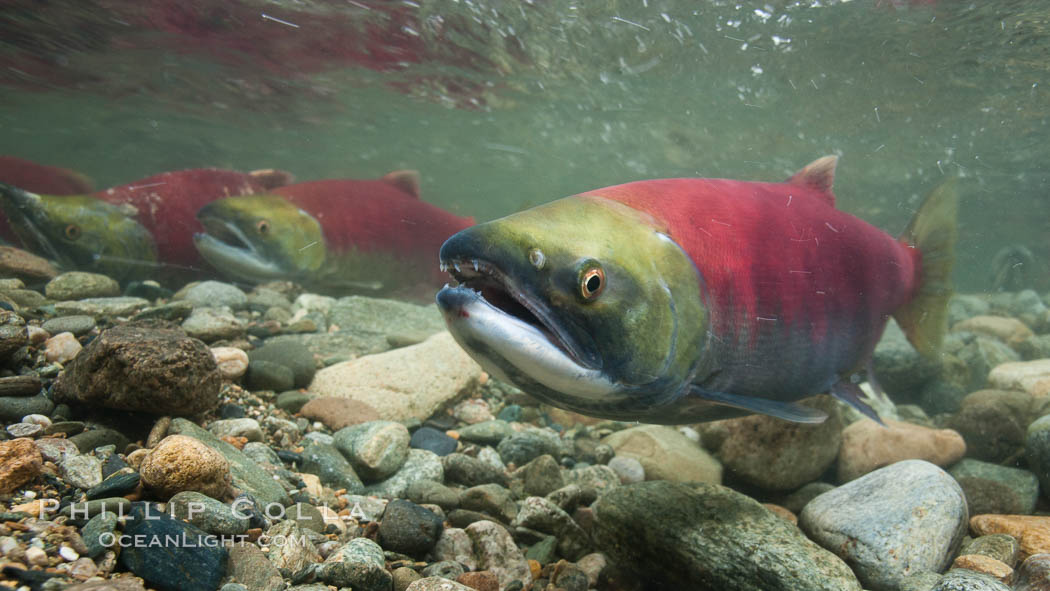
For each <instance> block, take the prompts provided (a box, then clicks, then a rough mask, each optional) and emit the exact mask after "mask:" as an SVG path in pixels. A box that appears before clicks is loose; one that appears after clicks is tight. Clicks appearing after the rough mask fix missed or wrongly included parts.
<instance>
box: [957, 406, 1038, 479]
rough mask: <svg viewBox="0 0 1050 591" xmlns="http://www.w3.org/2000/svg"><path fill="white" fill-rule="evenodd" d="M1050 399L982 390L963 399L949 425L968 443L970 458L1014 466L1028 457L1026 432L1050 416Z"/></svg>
mask: <svg viewBox="0 0 1050 591" xmlns="http://www.w3.org/2000/svg"><path fill="white" fill-rule="evenodd" d="M1047 405H1050V397H1046V398H1033V397H1032V395H1030V394H1028V393H1026V392H1017V391H1010V390H978V391H977V392H973V393H971V394H968V395H967V396H966V398H963V400H962V404H961V406H960V408H959V411H958V412H956V413H955V414H954V415H952V416H951V417H950V418H949V419H948V421H947V423H946V426H947V427H949V428H951V429H954V430H956V431H958V432H959V433H960V434H961V435H962V436H963V438H964V439H965V440H966V447H967V449H968V450H970V451H969V453H968V456H969V457H971V458H974V459H976V460H981V461H984V462H991V463H993V464H1003V465H1010V464H1013V463H1015V462H1016V461H1017V460H1019V459H1020V458H1021V457H1023V456H1024V447H1025V436H1026V429H1027V427H1028V425H1029V424H1031V423H1032V421H1034V420H1035V419H1037V418H1038V417H1040V416H1042V415H1043V414H1046V412H1045V411H1046V410H1048V409H1047Z"/></svg>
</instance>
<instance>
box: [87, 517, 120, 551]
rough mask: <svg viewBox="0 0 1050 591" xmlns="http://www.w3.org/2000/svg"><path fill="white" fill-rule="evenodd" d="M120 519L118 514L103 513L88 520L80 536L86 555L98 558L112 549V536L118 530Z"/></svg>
mask: <svg viewBox="0 0 1050 591" xmlns="http://www.w3.org/2000/svg"><path fill="white" fill-rule="evenodd" d="M119 523H120V522H119V518H118V517H117V515H116V513H112V512H110V511H101V512H99V513H98V514H97V515H95V516H94V517H92V518H91V519H89V520H88V522H87V524H85V525H84V528H83V529H82V530H81V532H80V535H81V538H83V540H84V546H85V550H86V551H85V555H86V556H88V557H90V558H97V557H99V556H101V555H102V553H103V552H105V551H106V550H108V549H109V548H110V547H111V544H109V541H110V536H111V535H112V534H113V533H114V532H115V531H116V530H117V525H118V524H119Z"/></svg>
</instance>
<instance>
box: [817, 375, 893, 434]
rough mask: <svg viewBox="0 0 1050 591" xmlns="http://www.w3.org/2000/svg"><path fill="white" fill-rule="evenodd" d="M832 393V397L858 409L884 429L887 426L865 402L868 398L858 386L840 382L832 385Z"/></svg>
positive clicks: (843, 381)
mask: <svg viewBox="0 0 1050 591" xmlns="http://www.w3.org/2000/svg"><path fill="white" fill-rule="evenodd" d="M830 392H831V395H832V396H834V397H835V398H838V399H839V400H841V401H843V402H845V403H846V404H848V405H850V406H852V407H853V408H855V409H857V410H858V411H860V413H861V414H862V415H864V416H866V417H868V418H869V419H871V420H873V421H875V422H876V423H878V424H880V425H882V426H883V427H885V426H886V423H883V422H882V419H881V418H880V417H879V413H877V412H875V409H874V408H872V407H871V405H869V404H868V403H867V402H865V401H864V399H865V398H867V395H866V394H865V393H864V390H861V389H860V386H858V385H857V384H854V383H853V382H847V381H845V380H839V381H837V382H835V383H834V384H832V385H831V390H830Z"/></svg>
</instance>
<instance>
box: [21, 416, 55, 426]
mask: <svg viewBox="0 0 1050 591" xmlns="http://www.w3.org/2000/svg"><path fill="white" fill-rule="evenodd" d="M22 422H23V423H32V424H34V425H40V426H41V427H44V428H47V427H50V426H51V419H49V418H47V416H46V415H39V414H32V415H26V416H24V417H22Z"/></svg>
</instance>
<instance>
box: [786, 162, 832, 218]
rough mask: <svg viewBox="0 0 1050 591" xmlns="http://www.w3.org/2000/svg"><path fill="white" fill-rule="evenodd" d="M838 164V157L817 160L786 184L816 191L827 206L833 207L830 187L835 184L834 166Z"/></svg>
mask: <svg viewBox="0 0 1050 591" xmlns="http://www.w3.org/2000/svg"><path fill="white" fill-rule="evenodd" d="M838 163H839V157H838V156H824V157H823V158H817V159H816V160H814V161H813V162H810V163H809V164H807V165H806V166H805V167H804V168H803V169H802V170H800V171H798V172H796V173H795V176H793V177H791V178H790V179H788V181H787V182H788V183H791V184H792V185H799V186H802V187H808V188H810V189H813V190H814V191H817V192H818V193H820V196H821V197H822V198H823V199H824V200H825V201H827V203H828V205H830V206H832V207H835V194H834V193H832V192H831V185H833V184H834V183H835V166H836V165H837V164H838Z"/></svg>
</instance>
